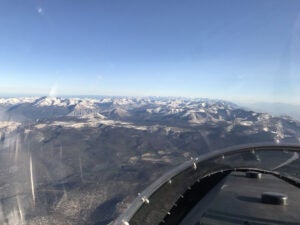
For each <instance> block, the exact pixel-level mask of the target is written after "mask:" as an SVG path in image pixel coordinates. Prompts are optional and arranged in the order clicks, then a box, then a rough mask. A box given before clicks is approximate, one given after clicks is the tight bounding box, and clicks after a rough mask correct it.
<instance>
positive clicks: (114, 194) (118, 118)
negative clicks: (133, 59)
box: [0, 97, 300, 225]
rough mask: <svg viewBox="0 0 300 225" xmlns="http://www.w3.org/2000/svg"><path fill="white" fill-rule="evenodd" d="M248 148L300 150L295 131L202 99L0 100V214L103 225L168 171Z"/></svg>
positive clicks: (283, 120)
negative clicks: (19, 213)
mask: <svg viewBox="0 0 300 225" xmlns="http://www.w3.org/2000/svg"><path fill="white" fill-rule="evenodd" d="M257 142H275V143H299V142H300V123H299V122H298V121H296V120H293V119H292V118H290V117H287V116H285V117H273V116H271V115H270V114H268V113H257V112H254V111H251V110H247V109H244V108H241V107H239V106H237V105H235V104H233V103H230V102H226V101H219V100H209V99H184V98H152V97H149V98H130V97H101V98H100V97H99V98H56V97H41V98H36V97H32V98H7V99H0V180H2V181H3V182H2V183H1V184H0V188H1V192H0V198H1V199H5V200H3V203H2V209H3V212H2V215H3V218H4V219H6V220H9V218H10V216H11V215H12V213H14V211H13V212H10V211H9V209H12V208H13V209H17V210H18V211H20V210H21V211H22V215H23V217H22V218H26V222H27V224H33V225H36V224H108V223H109V222H111V221H112V220H113V219H114V218H116V216H117V215H118V214H120V213H121V212H122V211H123V210H124V209H125V208H126V206H127V205H128V204H129V203H130V202H131V200H132V199H134V198H135V197H136V195H137V193H139V192H141V191H142V190H143V189H144V188H145V186H147V185H149V184H150V183H151V182H152V181H154V180H156V179H157V178H158V177H159V176H160V175H162V174H163V173H164V172H166V171H168V170H169V169H170V168H172V167H174V166H175V165H178V164H179V163H181V162H184V161H186V160H189V159H190V158H191V157H197V156H198V155H199V154H203V153H205V152H208V151H213V150H215V149H219V148H223V147H228V146H232V145H237V144H247V143H257ZM29 172H30V174H29ZM33 181H34V182H35V183H34V195H35V196H36V197H34V198H33V197H32V196H33V192H32V190H33V188H32V185H33V184H32V182H33ZM18 193H21V194H18ZM11 196H16V197H11ZM33 205H35V208H34V210H33V208H32V206H33ZM20 207H21V209H20ZM14 215H15V214H14ZM16 215H17V214H16ZM41 215H42V216H41ZM83 215H84V216H83ZM95 215H97V216H95ZM17 218H19V217H17ZM22 218H21V217H20V218H19V219H20V220H21V219H22ZM19 222H20V221H19ZM21 222H22V221H21ZM21 222H20V223H19V224H22V223H21ZM0 223H1V219H0ZM17 224H18V223H17ZM23 224H24V223H23Z"/></svg>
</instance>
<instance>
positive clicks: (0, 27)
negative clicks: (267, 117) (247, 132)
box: [0, 0, 300, 103]
mask: <svg viewBox="0 0 300 225" xmlns="http://www.w3.org/2000/svg"><path fill="white" fill-rule="evenodd" d="M299 62H300V1H298V0H294V1H291V0H285V1H282V0H263V1H261V0H251V1H250V0H236V1H232V0H218V1H216V0H207V1H205V0H194V1H191V0H182V1H176V0H172V1H171V0H158V1H156V0H151V1H146V0H135V1H133V0H126V1H125V0H89V1H84V0H0V94H2V95H12V94H25V95H30V94H39V95H66V94H70V95H98V94H99V95H103V94H104V95H142V96H145V95H162V96H187V97H209V98H220V99H227V100H232V101H277V102H292V103H297V102H300V88H299V87H298V86H299V83H300V63H299Z"/></svg>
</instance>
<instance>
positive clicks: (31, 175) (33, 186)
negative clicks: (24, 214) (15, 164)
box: [29, 155, 35, 205]
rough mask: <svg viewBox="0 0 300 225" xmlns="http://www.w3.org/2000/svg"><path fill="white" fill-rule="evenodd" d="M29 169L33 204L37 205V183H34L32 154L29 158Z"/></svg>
mask: <svg viewBox="0 0 300 225" xmlns="http://www.w3.org/2000/svg"><path fill="white" fill-rule="evenodd" d="M29 170H30V184H31V194H32V200H33V204H34V205H35V184H34V177H33V168H32V157H31V155H30V158H29Z"/></svg>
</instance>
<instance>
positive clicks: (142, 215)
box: [115, 145, 300, 225]
mask: <svg viewBox="0 0 300 225" xmlns="http://www.w3.org/2000/svg"><path fill="white" fill-rule="evenodd" d="M298 152H299V146H288V145H281V146H279V145H260V146H243V147H241V146H240V147H236V148H231V149H224V150H220V151H217V152H213V153H210V154H208V155H205V156H201V158H196V159H193V160H191V161H189V162H186V163H184V164H182V165H181V166H179V167H178V168H175V169H174V170H172V171H170V172H169V173H168V174H166V175H165V176H163V177H162V178H161V179H159V180H157V182H155V183H154V184H152V185H151V186H150V187H149V188H148V189H146V190H145V191H144V192H143V193H142V194H141V195H142V196H143V197H144V198H147V199H148V200H149V203H148V204H147V203H145V202H144V203H143V202H142V201H141V199H140V198H137V199H136V200H135V201H134V202H133V204H132V206H131V208H129V209H128V211H127V212H126V213H125V214H124V215H122V216H121V217H120V218H119V220H118V221H116V223H115V224H124V223H126V222H127V221H128V222H129V224H130V225H132V224H149V225H150V224H179V223H180V222H181V221H184V220H183V219H184V218H185V217H186V216H187V215H188V212H191V211H190V210H192V208H193V207H192V206H191V205H186V204H185V203H184V204H181V203H182V202H189V201H186V200H182V199H184V198H185V197H189V198H190V199H193V198H192V197H191V196H190V195H189V193H191V190H192V189H193V187H196V186H197V185H196V183H197V182H198V183H199V182H200V183H201V182H202V183H203V182H204V181H205V180H209V179H207V177H210V176H215V177H216V176H217V174H223V175H222V176H220V177H219V178H218V179H215V180H214V179H210V180H209V182H211V184H210V185H209V186H210V187H211V190H210V191H209V192H206V193H205V195H203V196H204V197H203V198H200V199H199V204H201V201H204V202H205V198H206V197H207V196H209V195H210V194H209V193H210V192H214V194H213V196H211V197H213V199H215V201H219V200H222V201H223V202H224V204H220V205H221V206H222V205H223V207H225V206H226V207H227V210H229V211H227V212H224V213H225V214H226V213H230V212H232V213H233V212H234V211H230V208H231V205H230V204H231V203H234V202H237V203H238V204H236V207H237V208H239V207H244V206H249V207H254V208H255V207H256V205H255V203H257V201H260V200H259V198H260V195H261V192H263V191H278V192H292V193H294V195H296V193H297V192H298V186H299V167H300V163H299V157H298ZM235 171H243V173H240V172H239V173H238V172H235ZM247 171H257V172H263V173H266V174H263V179H261V183H258V184H260V185H258V186H256V185H254V183H249V182H257V181H255V180H252V179H251V178H246V176H245V172H247ZM228 173H231V174H230V175H229V176H228V177H226V178H224V179H222V178H223V177H225V176H226V175H227V174H228ZM268 174H269V175H268ZM249 179H250V181H249ZM247 182H248V183H247ZM222 183H224V185H225V186H220V185H221V184H222ZM229 184H230V186H231V187H232V188H233V189H232V190H231V192H229V193H231V195H230V194H227V192H224V191H223V190H220V189H222V188H223V189H224V187H227V186H226V185H229ZM250 184H251V185H250ZM274 184H276V185H274ZM277 184H278V185H277ZM206 185H207V184H206ZM239 185H241V186H239ZM277 186H278V187H277ZM221 187H222V188H221ZM269 187H272V188H269ZM274 188H275V189H274ZM276 188H279V189H278V190H277V189H276ZM234 189H236V190H237V191H236V193H239V192H238V191H240V189H243V191H245V193H246V192H247V193H248V192H249V193H250V195H249V196H247V195H245V193H244V194H243V193H240V194H239V195H238V196H235V194H234V193H235V190H234ZM281 189H283V190H282V191H280V190H281ZM198 190H201V188H198ZM202 190H203V189H202ZM213 190H214V191H213ZM224 190H225V191H226V188H225V189H224ZM195 193H197V192H195ZM251 193H252V195H251ZM201 194H203V193H200V192H199V195H201ZM287 194H288V195H289V193H287ZM199 195H198V197H199ZM233 197H234V200H232V199H231V198H233ZM218 199H219V200H218ZM224 199H227V200H224ZM296 199H297V198H295V202H294V204H298V203H296ZM253 204H254V205H253ZM259 204H260V202H259ZM195 205H196V203H195ZM215 205H218V204H217V203H216V204H215ZM221 206H220V207H221ZM178 207H179V208H178ZM206 207H207V206H206ZM206 207H205V210H203V209H202V210H201V212H202V213H198V214H197V215H198V217H197V216H196V218H197V219H198V220H197V221H194V222H195V223H198V222H199V221H200V217H199V215H203V216H204V217H203V219H206V220H207V221H210V222H212V221H213V219H214V222H213V223H212V224H214V223H216V224H224V223H223V222H221V223H217V222H216V221H217V219H222V218H223V219H224V221H227V222H228V221H229V222H228V224H236V223H240V222H241V220H238V219H237V218H233V217H234V215H232V218H229V219H228V217H229V216H227V217H226V216H224V215H223V216H222V213H220V215H221V216H220V215H216V213H215V212H219V211H220V208H216V209H214V208H213V209H211V210H210V211H206V209H207V208H206ZM226 207H225V208H226ZM261 207H266V206H265V205H262V206H261ZM291 207H294V205H291ZM175 208H177V209H176V210H175ZM180 208H181V209H182V211H181V213H179V212H180V210H181V209H180ZM187 208H188V210H187ZM296 208H298V205H297V207H296ZM174 211H176V213H174V214H173V215H175V217H177V218H176V219H175V220H174V219H171V218H172V212H174ZM187 211H188V212H187ZM182 212H184V213H182ZM204 212H206V213H207V214H203V213H204ZM208 212H210V214H209V213H208ZM211 212H214V214H213V215H212V216H211ZM220 212H222V211H220ZM243 212H247V210H246V208H245V211H243ZM273 213H274V211H273ZM205 215H206V216H205ZM265 215H266V216H265V217H258V219H259V218H261V219H262V221H261V222H263V223H261V222H259V221H258V222H255V223H254V224H266V221H267V219H268V218H272V217H270V216H271V215H272V213H271V214H270V213H266V214H265ZM236 216H237V217H238V216H239V214H236ZM248 216H249V218H248V219H249V220H250V219H252V220H253V218H252V217H251V216H250V215H248ZM212 217H214V218H212ZM225 217H226V218H225ZM278 217H280V213H279V214H278ZM201 218H202V217H201ZM168 221H172V222H171V223H169V222H168ZM221 221H222V220H221ZM230 221H231V222H232V223H230ZM276 221H277V220H276ZM276 221H275V222H276ZM278 221H279V222H281V223H279V224H293V221H296V220H295V219H294V220H293V219H292V220H290V221H289V220H285V219H284V218H283V220H279V218H278ZM278 221H277V222H278ZM298 221H299V220H298ZM235 222H236V223H235ZM244 222H246V224H247V218H246V217H245V221H244ZM273 222H274V221H273ZM282 222H287V223H282ZM289 222H291V223H289ZM268 223H272V222H271V221H269V222H267V224H268ZM189 224H191V223H189ZM208 224H210V223H208ZM250 224H251V223H250Z"/></svg>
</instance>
